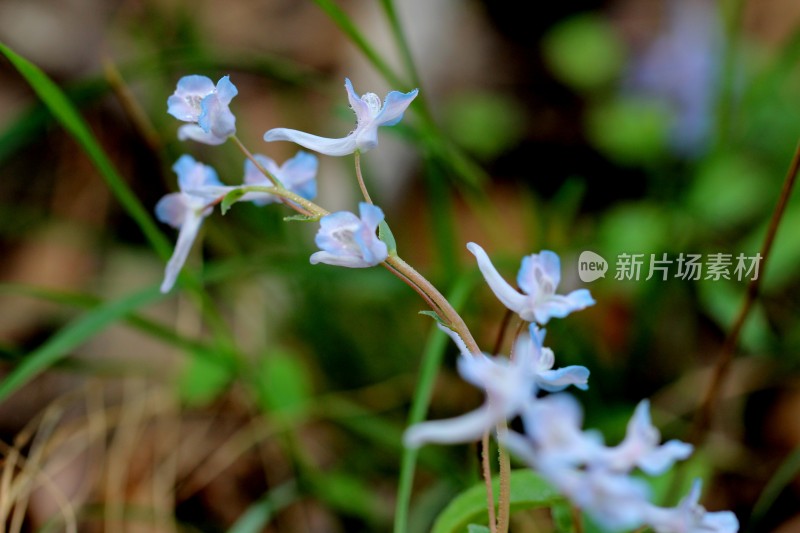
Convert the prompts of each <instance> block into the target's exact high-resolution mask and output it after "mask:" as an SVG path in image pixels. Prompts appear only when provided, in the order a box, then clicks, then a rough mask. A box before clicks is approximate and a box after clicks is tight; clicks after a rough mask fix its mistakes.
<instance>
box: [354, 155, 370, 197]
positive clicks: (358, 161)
mask: <svg viewBox="0 0 800 533" xmlns="http://www.w3.org/2000/svg"><path fill="white" fill-rule="evenodd" d="M355 160H356V178H358V186H359V187H361V194H363V195H364V200H366V201H367V203H368V204H371V203H372V198H370V197H369V193H368V192H367V185H366V183H364V176H362V175H361V152H359V151H358V150H356V151H355Z"/></svg>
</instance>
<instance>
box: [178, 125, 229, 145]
mask: <svg viewBox="0 0 800 533" xmlns="http://www.w3.org/2000/svg"><path fill="white" fill-rule="evenodd" d="M187 139H189V140H192V141H196V142H199V143H203V144H208V145H211V146H218V145H220V144H223V143H224V142H225V141H227V140H228V138H227V137H218V136H217V135H214V134H213V133H211V132H208V133H206V132H205V131H203V128H201V127H200V126H198V125H197V124H186V125H184V126H181V127H180V128H178V140H180V141H185V140H187Z"/></svg>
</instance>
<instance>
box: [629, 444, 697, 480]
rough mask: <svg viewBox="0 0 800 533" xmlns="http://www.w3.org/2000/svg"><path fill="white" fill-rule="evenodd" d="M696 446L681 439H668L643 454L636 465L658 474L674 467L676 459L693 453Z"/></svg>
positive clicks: (655, 474)
mask: <svg viewBox="0 0 800 533" xmlns="http://www.w3.org/2000/svg"><path fill="white" fill-rule="evenodd" d="M693 450H694V448H693V447H692V445H691V444H687V443H685V442H681V441H679V440H671V441H667V442H665V443H664V444H662V445H660V446H655V447H653V448H652V449H651V450H650V451H649V452H648V453H645V454H642V455H641V456H640V457H639V459H638V461H637V462H636V466H638V467H639V468H641V469H642V471H644V472H645V473H647V474H649V475H651V476H658V475H661V474H663V473H664V472H666V471H667V470H669V469H670V468H672V465H673V464H675V462H676V461H683V460H684V459H686V458H688V457H689V456H690V455H692V451H693Z"/></svg>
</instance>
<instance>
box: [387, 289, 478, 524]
mask: <svg viewBox="0 0 800 533" xmlns="http://www.w3.org/2000/svg"><path fill="white" fill-rule="evenodd" d="M471 279H472V278H471V277H470V276H461V277H460V278H458V279H457V280H456V282H455V284H454V285H453V288H452V290H451V291H450V294H449V296H450V297H449V298H448V300H449V301H450V302H452V304H453V307H454V308H457V309H458V308H461V307H462V306H463V305H464V303H465V302H466V300H467V296H468V295H469V292H470V289H471V288H472V281H471ZM447 341H448V339H447V337H446V336H445V335H442V334H440V333H439V331H438V330H437V329H436V328H434V329H433V330H432V332H431V334H430V335H429V336H428V341H427V343H426V344H425V350H424V351H423V354H422V362H421V363H420V370H419V379H418V380H417V386H416V390H415V391H414V396H413V399H412V401H411V409H410V412H409V415H408V425H409V426H411V425H414V424H418V423H419V422H422V421H423V420H424V419H425V415H426V413H427V411H428V406H429V405H430V402H431V396H432V395H433V387H434V384H435V383H436V374H437V372H438V370H439V367H440V366H441V364H442V358H443V357H444V353H445V348H446V347H447ZM418 456H419V450H418V449H417V448H405V449H404V450H403V455H402V458H401V460H400V478H399V480H398V483H397V504H396V506H395V514H394V530H393V531H394V533H407V532H408V511H409V507H410V504H411V491H412V488H413V484H414V472H415V470H416V465H417V458H418Z"/></svg>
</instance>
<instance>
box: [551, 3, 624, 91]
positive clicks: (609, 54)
mask: <svg viewBox="0 0 800 533" xmlns="http://www.w3.org/2000/svg"><path fill="white" fill-rule="evenodd" d="M543 52H544V57H545V59H546V60H547V63H548V64H549V65H550V68H551V69H552V71H553V74H555V76H556V77H558V78H559V79H560V80H561V81H563V82H564V83H566V84H568V85H570V86H571V87H574V88H575V89H579V90H592V89H599V88H602V87H604V86H606V85H609V84H610V83H612V82H613V81H614V80H615V79H616V78H617V76H618V75H619V73H620V71H621V70H622V66H623V63H624V60H625V58H624V51H623V46H622V43H621V42H620V40H619V38H618V37H617V35H616V33H615V32H614V29H613V28H612V27H611V24H610V23H609V22H608V21H606V20H604V19H603V18H601V17H598V16H596V15H580V16H577V17H573V18H571V19H569V20H567V21H565V22H562V23H561V24H559V25H558V26H556V27H555V28H553V29H552V30H551V31H550V33H548V34H547V35H546V36H545V38H544V50H543Z"/></svg>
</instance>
